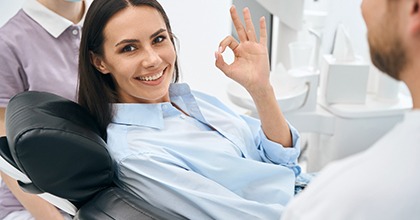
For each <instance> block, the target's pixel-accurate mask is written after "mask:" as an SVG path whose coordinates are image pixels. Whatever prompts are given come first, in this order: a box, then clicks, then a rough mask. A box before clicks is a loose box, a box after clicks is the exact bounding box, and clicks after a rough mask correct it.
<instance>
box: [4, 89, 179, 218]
mask: <svg viewBox="0 0 420 220" xmlns="http://www.w3.org/2000/svg"><path fill="white" fill-rule="evenodd" d="M6 132H7V135H6V137H1V139H0V154H1V157H0V168H1V169H2V170H3V171H4V172H5V173H6V174H8V175H10V176H12V177H13V178H15V179H17V180H18V182H19V184H20V186H21V188H22V189H23V190H24V191H27V192H30V193H34V194H38V195H39V196H41V197H43V198H44V199H46V200H47V201H49V202H50V203H52V204H54V205H56V206H57V207H59V208H61V209H62V210H64V211H66V212H68V213H69V214H71V215H72V216H74V219H101V220H107V219H123V220H125V219H127V220H130V219H136V220H142V219H181V217H179V216H173V215H171V214H168V213H166V212H164V211H162V210H160V209H158V208H156V207H154V206H152V205H150V204H149V203H147V202H146V201H145V200H143V199H141V198H138V197H135V196H133V195H131V194H129V193H127V192H126V191H124V190H122V189H120V188H118V187H116V186H115V185H114V184H113V178H114V170H113V162H112V160H111V158H110V155H109V154H108V151H107V149H106V143H105V141H104V140H103V139H102V138H101V137H100V135H99V130H98V128H97V124H96V122H95V121H94V120H93V119H92V117H91V116H90V115H89V114H88V113H87V112H86V111H85V110H84V109H83V108H82V107H81V106H80V105H78V104H77V103H74V102H72V101H69V100H67V99H64V98H62V97H59V96H57V95H53V94H50V93H45V92H24V93H21V94H18V95H16V96H15V97H13V98H12V99H11V100H10V102H9V105H8V106H7V109H6ZM162 199H165V198H162Z"/></svg>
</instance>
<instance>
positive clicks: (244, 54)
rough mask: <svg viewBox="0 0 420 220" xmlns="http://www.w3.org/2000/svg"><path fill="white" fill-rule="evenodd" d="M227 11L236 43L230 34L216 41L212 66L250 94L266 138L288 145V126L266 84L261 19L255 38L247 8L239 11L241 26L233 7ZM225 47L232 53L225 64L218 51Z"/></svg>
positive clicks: (264, 35)
mask: <svg viewBox="0 0 420 220" xmlns="http://www.w3.org/2000/svg"><path fill="white" fill-rule="evenodd" d="M230 13H231V17H232V20H233V24H234V26H235V29H236V31H237V32H238V36H239V42H237V41H236V40H235V39H234V38H233V37H232V36H228V37H226V38H225V39H224V40H223V41H222V42H221V43H220V47H219V50H218V51H217V52H216V54H215V56H216V66H217V67H218V68H219V69H220V70H222V71H223V72H224V73H225V75H226V76H228V77H229V78H231V79H233V80H234V81H236V82H238V83H239V84H241V85H242V86H243V87H244V88H245V89H246V90H247V91H248V92H249V93H250V95H251V97H252V99H253V100H254V103H255V105H256V108H257V111H258V115H259V117H260V120H261V126H262V129H263V131H264V134H265V135H266V136H267V138H268V139H270V140H271V141H274V142H276V143H279V144H281V145H283V146H285V147H291V146H292V145H293V143H292V136H291V133H290V128H289V126H288V124H287V122H286V119H285V118H284V115H283V113H282V111H281V109H280V106H279V105H278V103H277V100H276V97H275V93H274V89H273V87H272V85H271V84H270V64H269V59H268V50H267V30H266V23H265V18H264V17H262V18H261V19H260V39H259V40H258V39H257V36H256V33H255V29H254V25H253V24H252V20H251V13H250V11H249V9H248V8H245V9H244V12H243V13H244V20H245V26H244V25H243V24H242V22H241V20H240V18H239V16H238V13H237V11H236V8H235V7H234V6H232V8H231V9H230ZM227 47H229V48H230V49H232V51H233V53H234V55H235V60H234V62H233V63H232V64H227V63H226V62H225V61H224V60H223V56H222V53H223V52H224V51H225V49H226V48H227Z"/></svg>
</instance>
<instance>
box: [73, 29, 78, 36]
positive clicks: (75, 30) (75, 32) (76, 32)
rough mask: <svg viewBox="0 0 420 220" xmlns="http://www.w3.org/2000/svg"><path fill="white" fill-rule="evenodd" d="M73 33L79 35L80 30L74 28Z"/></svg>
mask: <svg viewBox="0 0 420 220" xmlns="http://www.w3.org/2000/svg"><path fill="white" fill-rule="evenodd" d="M71 33H72V34H73V35H78V34H79V30H77V29H74V30H73V31H72V32H71Z"/></svg>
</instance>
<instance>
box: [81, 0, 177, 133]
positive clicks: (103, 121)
mask: <svg viewBox="0 0 420 220" xmlns="http://www.w3.org/2000/svg"><path fill="white" fill-rule="evenodd" d="M137 6H149V7H152V8H154V9H156V10H157V11H158V12H159V13H160V14H161V15H162V17H163V20H164V21H165V24H166V28H167V30H168V32H169V35H170V39H171V41H172V44H173V45H174V48H176V47H175V41H174V36H173V34H172V29H171V25H170V23H169V18H168V16H167V15H166V12H165V11H164V9H163V8H162V6H161V5H160V4H159V3H158V2H157V1H156V0H95V1H93V3H92V5H91V6H90V7H89V10H88V12H87V14H86V18H85V22H84V24H83V29H82V33H83V34H82V39H81V42H80V51H79V88H78V102H79V104H80V105H81V106H83V107H84V108H86V109H87V110H88V111H89V112H90V113H91V114H92V116H93V117H94V118H95V119H96V120H97V121H98V123H99V126H100V129H101V133H102V137H104V138H105V137H106V128H107V127H108V125H109V123H110V122H111V120H112V116H113V115H112V114H113V111H112V106H111V103H116V102H118V100H119V98H118V95H117V92H116V87H115V83H114V81H113V79H112V77H111V74H102V73H101V72H99V71H98V70H97V69H96V68H95V67H94V65H93V64H92V63H91V60H90V53H95V54H96V55H98V56H103V55H104V49H103V44H104V28H105V26H106V24H107V22H108V21H109V20H110V19H111V17H112V16H113V15H115V14H116V13H117V12H119V11H121V10H123V9H125V8H127V7H137ZM140 24H141V22H140ZM178 79H179V68H178V62H177V61H175V70H174V79H173V81H174V82H177V81H178Z"/></svg>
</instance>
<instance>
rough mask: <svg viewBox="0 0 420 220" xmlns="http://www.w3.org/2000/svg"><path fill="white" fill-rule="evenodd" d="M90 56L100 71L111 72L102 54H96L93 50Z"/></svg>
mask: <svg viewBox="0 0 420 220" xmlns="http://www.w3.org/2000/svg"><path fill="white" fill-rule="evenodd" d="M89 56H90V62H91V63H92V65H93V66H94V67H95V68H96V69H97V70H98V71H99V72H101V73H103V74H108V73H110V71H109V70H108V68H107V67H106V65H105V63H104V62H103V58H102V57H101V56H99V55H97V54H95V53H94V52H92V51H90V52H89Z"/></svg>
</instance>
